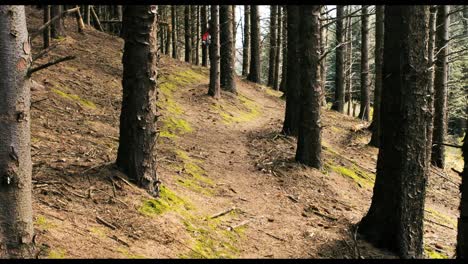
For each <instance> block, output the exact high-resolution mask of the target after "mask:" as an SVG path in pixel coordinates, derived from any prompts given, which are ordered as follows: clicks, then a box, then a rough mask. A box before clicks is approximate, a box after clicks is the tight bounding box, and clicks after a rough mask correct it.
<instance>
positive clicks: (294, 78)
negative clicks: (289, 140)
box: [282, 5, 303, 136]
mask: <svg viewBox="0 0 468 264" xmlns="http://www.w3.org/2000/svg"><path fill="white" fill-rule="evenodd" d="M300 9H301V7H300V6H297V5H288V6H287V12H288V17H287V18H288V22H287V23H288V29H287V30H288V49H287V52H288V55H287V59H288V61H287V63H288V66H287V68H288V69H287V77H286V111H285V117H284V123H283V130H282V133H283V134H285V135H288V136H297V135H298V131H299V120H300V102H301V97H300V85H301V84H300V69H301V68H300V63H301V60H302V57H303V54H300V53H299V49H298V45H299V41H300V36H299V23H300V22H301V20H300V15H301V12H300Z"/></svg>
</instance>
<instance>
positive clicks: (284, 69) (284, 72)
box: [280, 6, 288, 95]
mask: <svg viewBox="0 0 468 264" xmlns="http://www.w3.org/2000/svg"><path fill="white" fill-rule="evenodd" d="M286 8H287V7H286V6H283V17H282V20H283V32H282V35H283V37H282V38H283V47H282V50H283V66H282V69H281V83H280V91H282V92H283V93H286V77H287V72H288V63H287V62H288V29H287V27H288V23H287V17H288V12H287V11H286ZM283 95H284V94H283Z"/></svg>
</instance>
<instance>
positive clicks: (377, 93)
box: [369, 5, 385, 147]
mask: <svg viewBox="0 0 468 264" xmlns="http://www.w3.org/2000/svg"><path fill="white" fill-rule="evenodd" d="M384 9H385V7H384V6H383V5H376V8H375V51H374V52H375V55H374V56H375V89H374V113H373V115H372V125H371V128H372V137H371V140H370V142H369V145H371V146H374V147H379V146H380V130H381V126H382V125H381V122H380V111H381V110H380V104H381V98H382V61H383V43H384Z"/></svg>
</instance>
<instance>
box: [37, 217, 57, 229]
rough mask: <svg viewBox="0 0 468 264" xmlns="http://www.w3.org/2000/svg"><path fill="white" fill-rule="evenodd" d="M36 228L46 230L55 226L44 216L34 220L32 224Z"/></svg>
mask: <svg viewBox="0 0 468 264" xmlns="http://www.w3.org/2000/svg"><path fill="white" fill-rule="evenodd" d="M34 224H35V225H36V226H37V227H38V228H40V229H42V230H48V229H51V228H54V227H57V225H55V224H53V223H51V222H50V221H49V220H48V219H47V218H46V217H45V216H43V215H38V216H37V218H36V222H35V223H34Z"/></svg>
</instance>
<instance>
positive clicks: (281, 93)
mask: <svg viewBox="0 0 468 264" xmlns="http://www.w3.org/2000/svg"><path fill="white" fill-rule="evenodd" d="M265 92H266V93H267V94H269V95H271V96H274V97H281V96H282V95H283V92H280V91H276V90H273V89H270V88H267V89H265Z"/></svg>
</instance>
